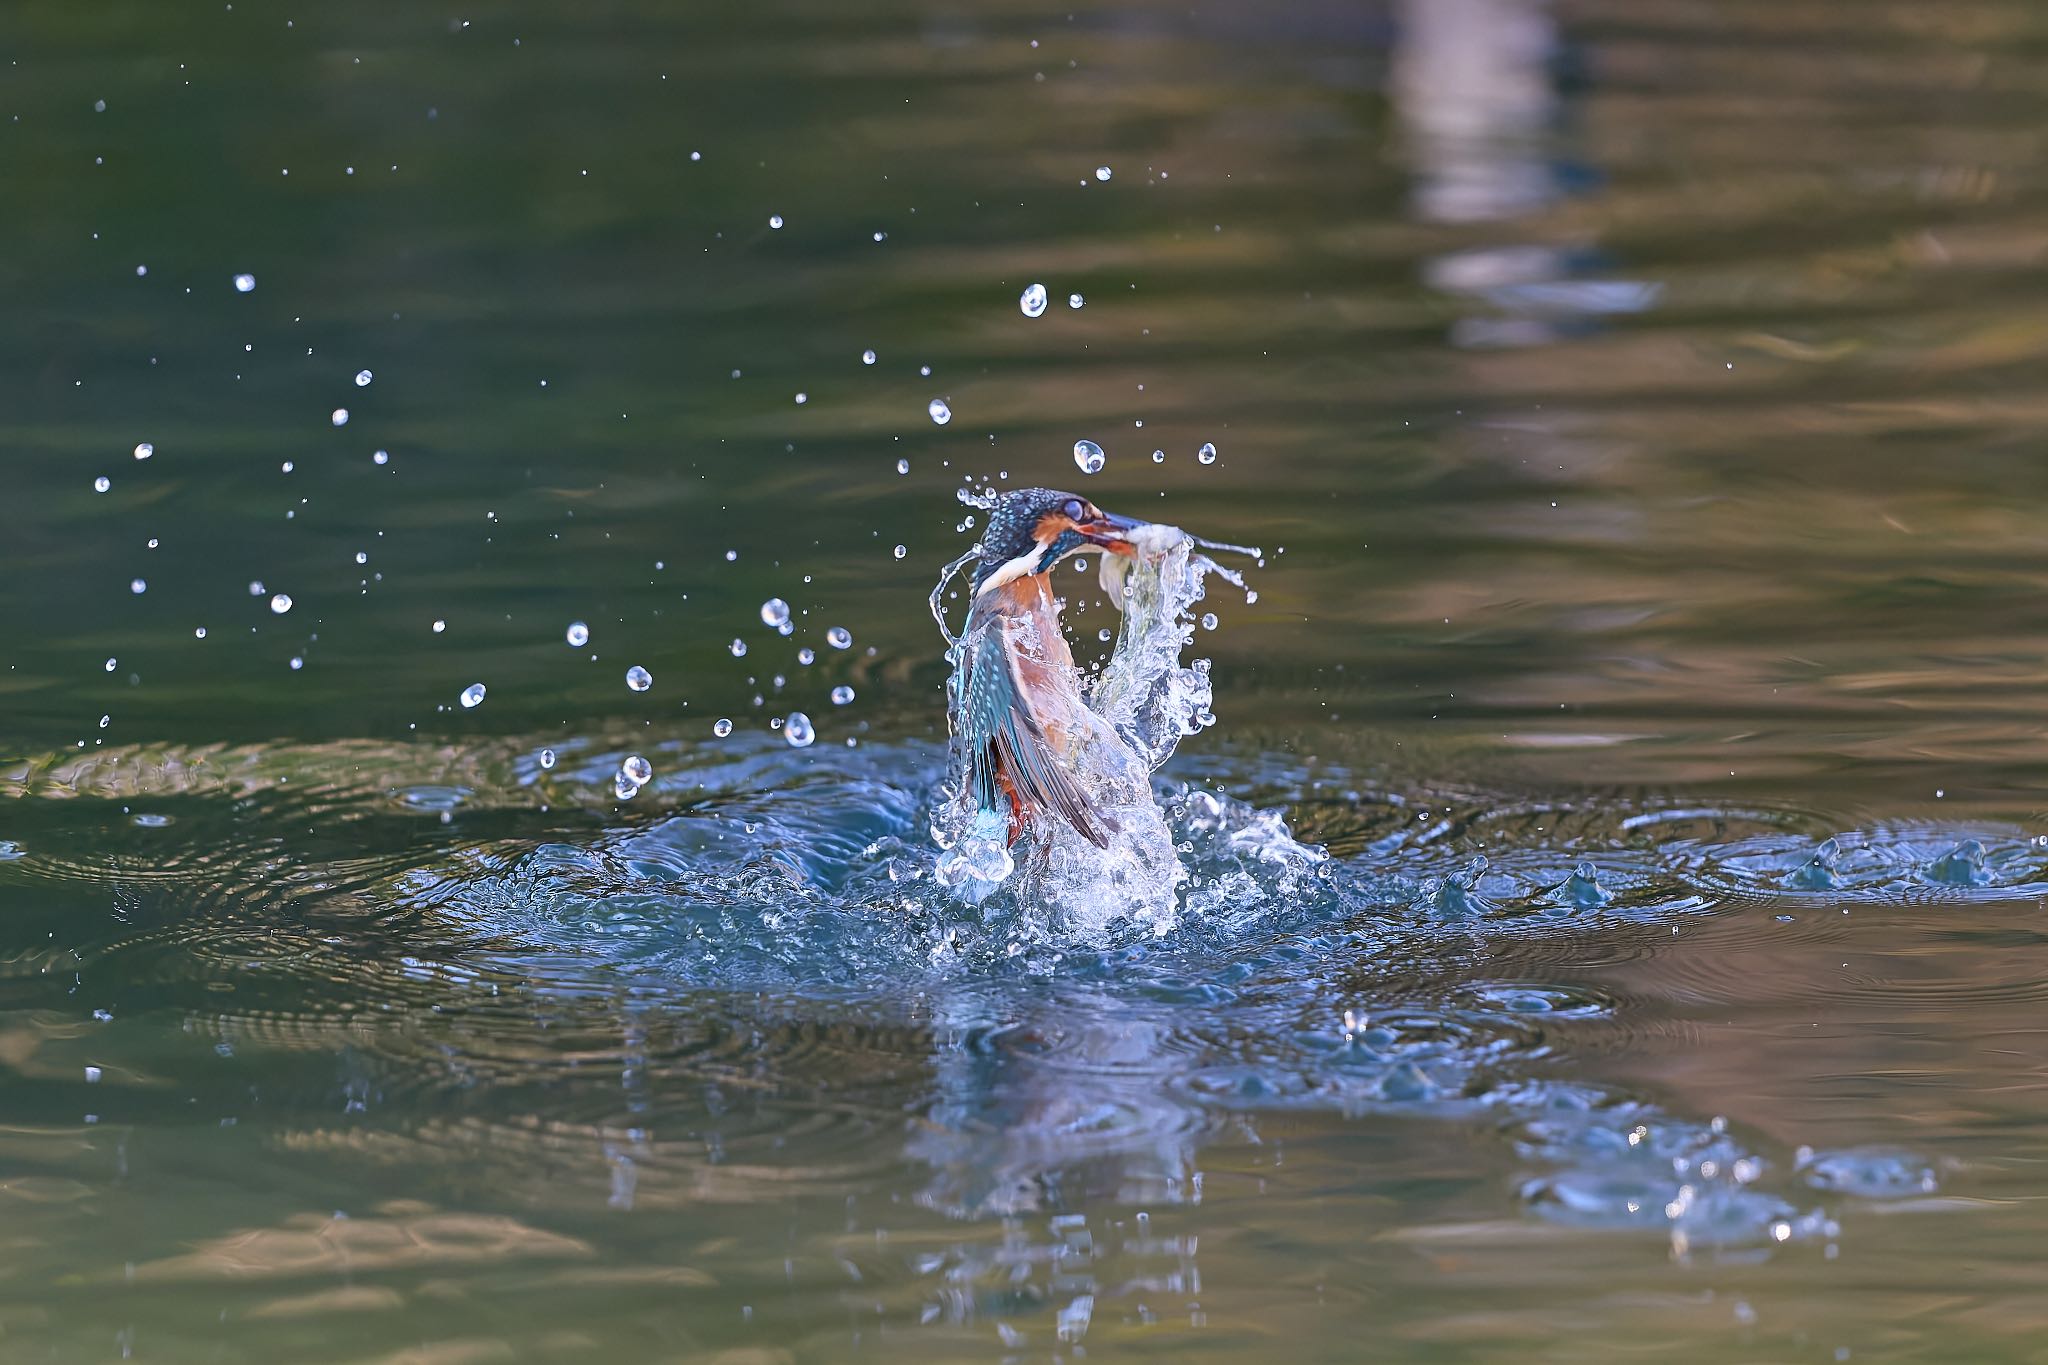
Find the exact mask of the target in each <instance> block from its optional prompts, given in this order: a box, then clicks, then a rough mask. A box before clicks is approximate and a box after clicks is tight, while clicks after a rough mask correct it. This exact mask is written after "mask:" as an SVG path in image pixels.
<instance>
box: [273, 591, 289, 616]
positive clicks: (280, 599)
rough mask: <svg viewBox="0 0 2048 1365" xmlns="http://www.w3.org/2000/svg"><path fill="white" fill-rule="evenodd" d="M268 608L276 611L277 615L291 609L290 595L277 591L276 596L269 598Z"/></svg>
mask: <svg viewBox="0 0 2048 1365" xmlns="http://www.w3.org/2000/svg"><path fill="white" fill-rule="evenodd" d="M270 609H271V610H272V611H274V612H276V613H277V614H278V615H279V616H282V615H284V614H285V613H286V612H288V611H290V610H291V609H292V599H291V597H290V596H289V595H288V594H286V593H279V594H278V595H277V596H275V597H273V598H271V599H270Z"/></svg>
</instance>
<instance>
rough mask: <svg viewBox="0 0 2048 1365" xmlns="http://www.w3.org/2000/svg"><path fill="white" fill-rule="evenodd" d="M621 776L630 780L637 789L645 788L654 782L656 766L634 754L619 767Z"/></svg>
mask: <svg viewBox="0 0 2048 1365" xmlns="http://www.w3.org/2000/svg"><path fill="white" fill-rule="evenodd" d="M619 776H621V777H624V778H628V779H630V780H631V781H632V783H633V785H634V786H636V787H644V786H646V785H647V784H648V783H649V782H651V781H653V780H654V765H653V764H652V763H649V762H648V761H647V760H646V759H644V758H642V757H641V756H640V755H639V754H633V755H630V756H629V757H628V758H627V759H626V761H625V762H624V763H621V764H620V765H619Z"/></svg>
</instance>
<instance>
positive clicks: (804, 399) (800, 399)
mask: <svg viewBox="0 0 2048 1365" xmlns="http://www.w3.org/2000/svg"><path fill="white" fill-rule="evenodd" d="M810 401H811V396H810V395H809V394H807V393H800V394H798V395H797V396H796V405H797V406H798V407H802V406H803V405H804V404H806V403H808V402H810Z"/></svg>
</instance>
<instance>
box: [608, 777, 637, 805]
mask: <svg viewBox="0 0 2048 1365" xmlns="http://www.w3.org/2000/svg"><path fill="white" fill-rule="evenodd" d="M612 791H613V793H614V794H615V795H617V797H618V798H619V800H621V801H631V800H632V799H633V798H634V797H636V796H638V795H639V794H640V784H639V783H637V782H635V781H634V780H633V779H632V778H630V777H628V776H626V775H625V774H624V773H620V774H619V775H618V776H617V777H615V778H613V779H612Z"/></svg>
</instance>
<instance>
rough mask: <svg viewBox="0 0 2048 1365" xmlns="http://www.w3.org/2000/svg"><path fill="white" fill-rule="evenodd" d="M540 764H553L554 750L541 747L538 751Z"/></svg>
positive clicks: (549, 765)
mask: <svg viewBox="0 0 2048 1365" xmlns="http://www.w3.org/2000/svg"><path fill="white" fill-rule="evenodd" d="M540 766H541V767H543V768H552V767H554V766H555V751H554V750H553V749H542V750H541V751H540Z"/></svg>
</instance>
